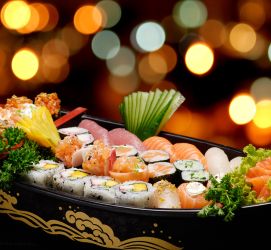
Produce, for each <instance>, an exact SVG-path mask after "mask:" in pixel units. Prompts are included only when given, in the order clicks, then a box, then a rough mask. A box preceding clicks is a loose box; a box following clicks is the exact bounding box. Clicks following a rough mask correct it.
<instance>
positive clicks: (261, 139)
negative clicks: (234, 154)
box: [245, 122, 271, 146]
mask: <svg viewBox="0 0 271 250" xmlns="http://www.w3.org/2000/svg"><path fill="white" fill-rule="evenodd" d="M245 133H246V136H247V138H248V139H249V141H250V142H251V143H252V144H254V145H255V146H267V145H269V144H270V143H271V127H268V128H259V127H257V126H256V124H255V123H254V122H250V123H249V124H247V125H246V126H245Z"/></svg>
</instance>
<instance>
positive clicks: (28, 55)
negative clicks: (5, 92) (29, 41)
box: [11, 49, 39, 80]
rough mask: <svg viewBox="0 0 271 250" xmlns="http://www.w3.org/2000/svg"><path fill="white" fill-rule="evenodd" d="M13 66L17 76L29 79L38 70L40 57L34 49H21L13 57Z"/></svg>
mask: <svg viewBox="0 0 271 250" xmlns="http://www.w3.org/2000/svg"><path fill="white" fill-rule="evenodd" d="M11 67H12V71H13V73H14V75H15V76H16V77H18V78H19V79H21V80H29V79H31V78H32V77H34V76H35V75H36V73H37V72H38V69H39V59H38V57H37V55H36V54H35V53H34V52H33V51H32V50H30V49H21V50H19V51H18V52H17V53H16V54H15V55H14V57H13V58H12V62H11Z"/></svg>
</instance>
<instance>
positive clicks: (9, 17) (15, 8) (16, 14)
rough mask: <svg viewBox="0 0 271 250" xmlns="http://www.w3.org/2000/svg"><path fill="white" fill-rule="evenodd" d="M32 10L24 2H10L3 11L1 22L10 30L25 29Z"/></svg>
mask: <svg viewBox="0 0 271 250" xmlns="http://www.w3.org/2000/svg"><path fill="white" fill-rule="evenodd" d="M30 17H31V10H30V7H29V6H28V4H27V3H26V2H24V1H9V2H7V3H6V4H5V5H4V6H3V8H2V10H1V21H2V23H3V25H4V26H5V27H6V28H8V29H14V30H16V29H20V28H23V27H24V26H25V25H27V23H28V22H29V20H30Z"/></svg>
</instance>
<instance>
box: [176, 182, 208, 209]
mask: <svg viewBox="0 0 271 250" xmlns="http://www.w3.org/2000/svg"><path fill="white" fill-rule="evenodd" d="M205 190H206V187H205V186H204V185H203V184H202V183H199V182H189V183H187V182H186V183H182V184H181V185H180V186H179V187H178V193H179V197H180V201H181V207H182V208H194V209H198V208H203V207H204V206H206V205H208V204H210V202H211V201H207V200H206V199H205V198H204V195H205Z"/></svg>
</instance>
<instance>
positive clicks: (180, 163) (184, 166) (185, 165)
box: [173, 160, 204, 171]
mask: <svg viewBox="0 0 271 250" xmlns="http://www.w3.org/2000/svg"><path fill="white" fill-rule="evenodd" d="M173 164H174V166H175V167H176V168H177V169H178V170H179V171H186V170H190V171H198V170H203V169H204V166H203V165H202V163H201V162H200V161H198V160H177V161H175V162H174V163H173Z"/></svg>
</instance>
